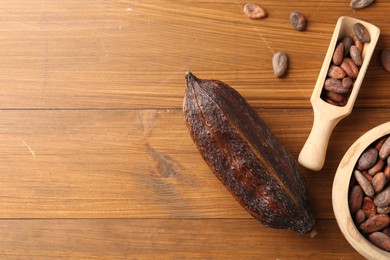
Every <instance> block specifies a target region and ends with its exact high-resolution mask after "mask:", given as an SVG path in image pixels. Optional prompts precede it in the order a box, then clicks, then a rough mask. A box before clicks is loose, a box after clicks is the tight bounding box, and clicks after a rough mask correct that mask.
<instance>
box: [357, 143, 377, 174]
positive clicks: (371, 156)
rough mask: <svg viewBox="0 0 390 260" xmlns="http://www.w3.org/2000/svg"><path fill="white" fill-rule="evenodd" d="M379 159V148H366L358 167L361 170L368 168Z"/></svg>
mask: <svg viewBox="0 0 390 260" xmlns="http://www.w3.org/2000/svg"><path fill="white" fill-rule="evenodd" d="M377 159H378V150H377V149H375V147H371V148H368V149H366V150H365V151H364V152H363V154H362V155H361V156H360V158H359V160H358V163H357V168H358V170H360V171H364V170H368V169H370V168H371V167H372V166H374V165H375V164H376V160H377Z"/></svg>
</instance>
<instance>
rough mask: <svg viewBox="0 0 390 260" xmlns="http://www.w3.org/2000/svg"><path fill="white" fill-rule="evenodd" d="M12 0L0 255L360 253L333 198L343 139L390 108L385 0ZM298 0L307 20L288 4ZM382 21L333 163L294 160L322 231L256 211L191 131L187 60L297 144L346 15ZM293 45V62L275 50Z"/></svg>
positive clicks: (0, 136) (6, 35) (1, 82)
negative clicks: (244, 204)
mask: <svg viewBox="0 0 390 260" xmlns="http://www.w3.org/2000/svg"><path fill="white" fill-rule="evenodd" d="M348 2H349V1H336V0H323V1H315V0H304V1H272V0H262V1H261V5H262V6H263V7H264V8H265V9H266V10H267V12H268V17H267V18H266V19H264V20H259V21H254V20H250V19H248V18H247V17H246V16H244V15H243V13H242V7H243V5H244V4H245V1H241V0H212V1H190V0H178V1H169V0H142V1H136V0H115V1H105V0H93V1H92V0H86V1H76V0H68V1H61V2H58V1H48V0H36V1H27V0H13V1H11V0H4V1H1V2H0V50H1V51H0V72H1V73H0V97H1V102H0V140H1V142H0V173H1V174H0V229H1V230H2V236H1V237H0V245H1V246H0V257H1V258H2V259H42V258H60V259H61V258H63V259H68V258H71V259H85V258H92V259H125V258H137V259H139V258H140V259H146V258H147V259H156V258H171V259H177V258H207V259H210V258H212V259H214V258H220V259H226V258H231V259H237V258H259V257H261V258H262V259H312V258H315V259H341V258H342V259H357V258H359V255H358V254H357V252H356V251H354V250H353V248H352V247H350V246H349V244H348V243H347V241H346V240H345V239H344V238H343V237H342V234H341V232H340V231H339V229H338V227H337V224H336V222H335V220H334V215H333V210H332V207H331V187H332V183H333V177H334V173H335V171H336V168H337V165H338V163H339V162H340V160H341V158H342V156H343V154H344V153H345V152H346V151H347V149H348V147H349V146H350V145H351V144H352V143H353V142H354V141H355V140H356V139H357V138H358V137H359V136H361V135H362V134H363V133H364V132H366V131H367V130H369V129H371V128H373V127H374V126H377V125H379V124H381V123H384V122H386V121H388V120H389V114H390V105H389V104H390V103H389V100H390V92H389V91H388V90H389V88H388V79H389V74H387V73H386V72H385V71H384V70H383V69H382V68H381V66H380V64H379V60H378V58H375V57H377V56H378V54H379V51H380V50H381V49H383V48H387V49H388V48H389V46H390V23H389V18H388V13H389V12H390V3H389V2H388V1H379V0H378V1H375V3H374V4H373V5H372V6H371V7H369V8H367V9H365V10H355V11H354V10H352V9H351V8H350V7H349V3H348ZM292 11H301V12H302V13H304V14H305V15H306V16H307V18H308V21H309V22H308V27H307V31H305V32H297V31H294V30H293V29H292V27H291V25H290V24H289V21H288V16H289V13H290V12H292ZM341 15H348V16H352V17H356V18H359V19H362V20H366V21H368V22H371V23H373V24H375V25H377V26H378V27H379V28H380V29H381V36H380V39H379V42H378V47H377V50H376V52H375V53H374V57H373V59H372V61H371V63H370V66H369V69H368V71H367V74H366V77H365V80H364V82H363V85H362V87H361V91H360V93H359V95H358V98H357V101H356V105H355V109H354V111H353V112H352V114H351V115H350V116H349V117H347V118H346V119H344V120H342V121H341V122H340V123H339V125H338V126H336V129H335V130H334V132H333V134H332V136H331V139H330V143H329V147H328V155H327V159H326V162H325V167H324V169H323V170H322V171H321V172H319V173H313V172H311V171H309V170H306V169H304V168H301V170H302V173H303V175H304V178H305V180H306V182H307V184H308V188H309V193H310V194H309V195H310V200H311V205H312V208H313V211H314V213H315V215H316V217H317V220H318V226H317V229H318V236H317V237H315V238H314V239H310V238H308V237H303V236H298V235H296V234H294V233H293V232H289V231H281V230H272V229H269V228H266V227H264V226H262V225H261V224H259V223H258V222H257V221H255V220H254V219H253V218H252V217H251V216H249V215H248V213H247V212H245V210H243V209H242V208H241V207H240V206H239V205H238V203H237V202H236V201H235V200H234V199H233V198H232V196H231V195H230V194H229V193H228V192H227V191H226V190H225V189H224V187H223V186H222V185H221V184H220V183H219V182H218V180H217V179H216V178H215V177H214V176H213V174H212V173H211V171H210V169H209V168H208V167H207V165H206V164H205V163H204V161H203V160H202V158H201V157H200V155H199V153H198V151H197V150H196V147H195V145H194V144H193V142H192V140H191V139H190V137H189V135H188V134H187V130H186V127H185V124H184V118H183V116H182V112H181V106H182V101H183V95H184V90H185V80H184V73H185V72H186V71H188V70H191V71H192V72H193V73H194V74H196V75H197V76H199V77H200V78H208V79H219V80H222V81H224V82H226V83H228V84H230V85H231V86H232V87H234V88H236V89H237V90H238V91H239V92H240V93H241V94H242V95H243V96H244V97H245V98H246V99H247V100H248V102H249V104H250V105H251V106H253V107H254V108H255V109H256V111H257V112H258V114H259V115H260V116H261V117H262V118H263V119H264V121H265V122H266V123H267V125H268V126H269V128H270V129H271V131H272V132H273V133H274V134H275V136H276V137H277V138H279V139H280V141H281V142H282V143H283V145H285V147H286V148H287V149H288V150H289V151H291V153H292V154H293V156H294V157H295V158H297V157H298V154H299V152H300V150H301V148H302V146H303V144H304V142H305V140H306V138H307V136H308V135H309V132H310V129H311V126H312V120H313V112H312V109H311V105H310V102H309V98H310V95H311V93H312V90H313V87H314V84H315V82H316V79H317V76H318V73H319V71H320V67H321V64H322V62H323V59H324V55H325V53H326V50H327V47H328V44H329V41H330V38H331V35H332V32H333V28H334V26H335V23H336V21H337V19H338V18H339V16H341ZM278 50H284V51H286V52H287V53H288V55H289V57H290V66H289V73H288V75H287V77H285V78H283V79H276V78H274V76H273V73H272V66H271V57H272V55H273V53H274V52H276V51H278Z"/></svg>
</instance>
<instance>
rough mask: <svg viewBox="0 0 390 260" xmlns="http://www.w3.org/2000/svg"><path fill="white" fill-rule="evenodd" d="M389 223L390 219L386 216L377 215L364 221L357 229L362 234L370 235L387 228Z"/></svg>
mask: <svg viewBox="0 0 390 260" xmlns="http://www.w3.org/2000/svg"><path fill="white" fill-rule="evenodd" d="M389 223H390V217H389V216H388V215H386V214H377V215H374V216H372V217H370V218H368V219H367V220H366V221H364V222H363V223H362V224H361V225H360V226H359V229H360V230H361V231H363V232H364V233H372V232H375V231H378V230H381V229H383V228H385V227H387V226H388V225H389Z"/></svg>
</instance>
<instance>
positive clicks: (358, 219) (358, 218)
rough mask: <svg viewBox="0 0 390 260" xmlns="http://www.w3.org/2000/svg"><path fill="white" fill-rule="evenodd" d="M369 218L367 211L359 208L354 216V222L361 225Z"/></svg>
mask: <svg viewBox="0 0 390 260" xmlns="http://www.w3.org/2000/svg"><path fill="white" fill-rule="evenodd" d="M366 219H367V217H366V213H364V211H363V210H362V209H359V210H358V211H356V213H355V216H354V222H355V225H356V226H360V224H362V223H363V222H364V221H365V220H366Z"/></svg>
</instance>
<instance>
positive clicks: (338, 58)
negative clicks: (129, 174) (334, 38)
mask: <svg viewBox="0 0 390 260" xmlns="http://www.w3.org/2000/svg"><path fill="white" fill-rule="evenodd" d="M343 59H344V43H343V42H339V43H338V44H337V46H336V49H335V50H334V53H333V57H332V61H333V64H334V65H340V64H341V62H342V61H343Z"/></svg>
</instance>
